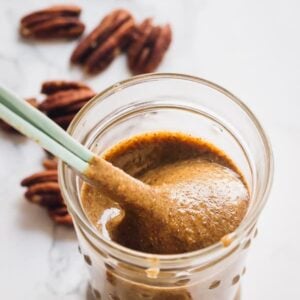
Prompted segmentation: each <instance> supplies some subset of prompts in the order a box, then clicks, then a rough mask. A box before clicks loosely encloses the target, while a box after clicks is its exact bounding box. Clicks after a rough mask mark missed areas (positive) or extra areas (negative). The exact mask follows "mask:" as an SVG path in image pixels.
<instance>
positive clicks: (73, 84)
mask: <svg viewBox="0 0 300 300" xmlns="http://www.w3.org/2000/svg"><path fill="white" fill-rule="evenodd" d="M78 89H88V90H91V89H90V87H89V86H87V85H86V84H85V83H83V82H79V81H66V80H49V81H45V82H44V83H43V84H42V88H41V93H42V94H45V95H52V94H54V93H56V92H60V91H65V90H78Z"/></svg>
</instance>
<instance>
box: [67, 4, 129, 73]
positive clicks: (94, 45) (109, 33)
mask: <svg viewBox="0 0 300 300" xmlns="http://www.w3.org/2000/svg"><path fill="white" fill-rule="evenodd" d="M133 28H134V19H133V17H132V15H131V14H130V13H129V12H128V11H126V10H124V9H118V10H115V11H113V12H112V13H110V14H109V15H107V16H106V17H104V19H103V20H102V21H101V23H100V24H99V25H98V26H97V27H96V28H95V29H94V30H93V31H92V32H91V33H90V34H89V35H88V36H87V37H86V38H84V39H83V40H82V41H81V42H80V43H79V44H78V46H77V47H76V49H75V50H74V51H73V53H72V56H71V62H72V63H74V64H80V65H83V66H84V67H85V69H86V71H87V73H90V74H96V73H99V72H101V71H103V70H104V69H106V67H108V65H109V64H110V63H111V62H112V61H113V60H114V58H115V57H116V56H117V55H118V54H119V53H120V52H121V51H122V49H123V48H124V47H125V46H126V44H127V43H128V40H129V38H130V36H131V31H132V29H133Z"/></svg>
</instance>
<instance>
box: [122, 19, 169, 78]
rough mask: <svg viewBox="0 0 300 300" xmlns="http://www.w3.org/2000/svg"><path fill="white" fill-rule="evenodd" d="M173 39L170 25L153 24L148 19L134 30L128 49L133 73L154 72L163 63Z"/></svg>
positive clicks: (128, 57) (129, 64)
mask: <svg viewBox="0 0 300 300" xmlns="http://www.w3.org/2000/svg"><path fill="white" fill-rule="evenodd" d="M171 40H172V31H171V27H170V25H165V26H153V24H152V20H151V19H146V20H145V21H144V22H142V23H141V24H140V25H139V26H137V27H136V28H135V29H134V31H133V32H132V42H131V44H130V46H129V48H128V50H127V61H128V67H129V69H130V70H131V71H132V73H133V74H142V73H150V72H153V71H154V70H155V69H156V68H157V67H158V65H159V64H160V63H161V61H162V59H163V57H164V55H165V53H166V51H167V50H168V48H169V46H170V44H171Z"/></svg>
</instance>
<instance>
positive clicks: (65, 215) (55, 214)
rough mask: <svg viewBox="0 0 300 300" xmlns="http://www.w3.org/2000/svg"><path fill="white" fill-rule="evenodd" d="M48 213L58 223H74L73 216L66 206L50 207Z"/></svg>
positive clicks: (69, 224)
mask: <svg viewBox="0 0 300 300" xmlns="http://www.w3.org/2000/svg"><path fill="white" fill-rule="evenodd" d="M48 214H49V216H50V218H51V219H52V220H53V221H54V222H55V223H57V224H61V225H66V226H71V225H73V221H72V217H71V215H70V214H69V212H68V210H67V207H66V206H62V207H59V208H54V209H49V210H48Z"/></svg>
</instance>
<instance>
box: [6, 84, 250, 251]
mask: <svg viewBox="0 0 300 300" xmlns="http://www.w3.org/2000/svg"><path fill="white" fill-rule="evenodd" d="M0 118H1V119H2V120H4V121H5V122H7V123H9V124H10V125H11V126H13V127H14V128H15V129H17V130H19V131H20V132H22V133H23V134H25V135H27V136H28V137H29V138H31V139H33V140H35V141H36V142H37V143H39V144H41V145H42V146H43V147H44V148H45V149H47V150H48V151H49V152H51V153H52V154H54V155H55V156H58V157H59V158H60V159H62V160H63V161H64V162H66V163H67V164H68V165H69V166H71V167H72V168H74V169H75V170H76V171H77V172H79V174H80V175H82V176H83V178H85V177H87V178H88V179H89V180H91V181H93V183H95V184H96V185H97V186H98V187H100V188H101V190H102V191H104V192H105V193H106V194H107V195H109V197H110V198H112V199H114V201H116V202H118V203H119V204H120V206H121V207H122V208H123V209H124V211H125V214H126V211H127V210H128V211H130V212H134V213H135V215H136V216H138V217H139V219H142V220H143V223H142V224H143V226H142V229H143V230H144V232H143V235H144V239H145V240H146V241H147V243H148V244H149V245H150V246H151V249H152V251H153V252H160V253H180V252H188V251H192V250H196V249H199V248H202V247H204V246H206V244H207V238H208V237H209V236H211V237H213V236H214V233H213V231H214V230H217V231H218V228H219V227H220V225H221V227H222V224H223V223H224V226H227V225H228V224H227V223H228V220H229V221H230V218H231V217H232V216H234V215H235V210H234V202H235V201H236V199H238V200H239V199H243V198H245V199H246V198H247V193H246V192H245V187H244V189H243V188H242V185H243V183H242V182H241V181H240V180H239V179H238V178H236V180H235V179H234V177H235V174H234V173H232V171H230V170H228V169H227V168H221V167H220V166H218V165H213V166H210V167H209V168H212V169H213V170H212V171H213V172H212V175H211V178H210V179H211V180H210V181H209V182H207V180H206V179H205V178H206V174H205V172H207V171H208V169H207V168H208V166H206V163H204V162H202V161H201V162H199V163H198V162H197V163H196V164H195V165H196V168H194V167H193V165H194V162H193V163H191V164H190V163H189V161H187V163H186V165H185V166H183V169H186V172H187V174H184V173H182V174H181V172H182V171H180V170H181V169H182V166H179V165H178V166H177V165H176V164H174V165H173V167H174V168H175V169H174V170H169V171H168V174H171V176H173V175H172V174H178V175H180V174H181V175H182V182H181V179H180V180H179V183H180V182H181V186H182V188H181V187H180V184H179V185H176V186H177V190H176V187H172V182H173V181H172V180H170V179H164V181H165V182H164V184H163V185H161V186H150V185H149V184H146V183H143V182H142V181H140V180H138V179H136V178H134V177H132V176H130V175H128V174H126V173H125V172H124V171H123V170H121V169H119V168H117V167H115V166H113V165H112V164H111V163H110V162H108V161H106V160H104V159H103V158H101V157H97V156H95V155H94V154H93V153H92V152H90V151H89V150H87V149H86V148H84V147H83V146H82V145H80V144H79V143H78V142H76V141H75V140H74V139H73V138H72V137H71V136H69V135H68V134H67V133H66V132H65V131H64V130H62V129H61V128H60V127H59V126H57V125H56V124H55V123H54V122H52V121H51V120H50V119H49V118H47V117H46V116H45V115H43V114H42V113H41V112H39V111H38V110H37V109H35V108H33V107H31V106H30V105H29V104H27V103H25V102H24V101H23V100H22V99H21V98H19V97H17V96H16V95H14V94H13V93H11V92H10V91H9V90H7V89H6V88H4V87H2V86H0ZM191 166H192V167H191ZM190 167H191V168H190ZM161 172H164V171H163V169H162V170H161V171H160V172H158V173H156V174H154V176H150V177H149V180H150V181H151V178H154V179H155V176H160V173H161ZM186 175H189V176H186ZM190 175H191V176H192V177H190ZM215 175H216V176H215ZM164 177H165V176H164ZM166 178H167V177H166ZM180 178H181V177H180ZM168 180H169V181H168ZM207 183H209V184H208V185H207ZM231 184H232V185H233V186H231ZM206 187H207V188H208V190H207V191H206ZM231 189H233V190H236V191H237V192H236V195H234V197H233V198H234V199H233V198H230V199H229V202H230V201H231V202H232V204H233V205H232V208H231V210H232V213H231V210H230V209H229V210H228V214H227V213H226V215H225V216H223V215H222V214H221V215H220V218H218V212H220V211H219V210H220V209H222V205H223V204H225V202H227V201H228V199H226V197H224V195H225V193H226V191H227V190H231ZM174 191H177V192H174ZM213 191H217V192H216V193H214V192H213ZM199 193H200V194H199ZM198 195H201V197H204V198H205V197H208V198H209V199H208V201H207V202H209V203H210V207H211V209H210V210H209V214H208V216H210V218H208V219H207V220H206V219H205V218H204V216H205V215H206V211H205V210H206V209H207V207H205V205H204V206H203V203H204V202H203V201H193V205H192V206H191V205H190V201H185V200H184V198H185V197H187V198H190V197H191V198H194V197H196V198H197V197H198ZM226 195H227V194H226ZM245 199H244V200H245ZM224 207H225V206H224ZM214 209H215V216H214V215H213V212H214ZM228 218H229V219H228ZM215 219H216V220H217V219H219V220H217V222H215ZM238 221H239V220H238ZM229 224H230V222H229ZM229 227H230V226H229ZM229 229H230V228H229ZM233 229H234V228H233ZM219 238H221V236H220V237H219ZM209 242H211V241H208V243H209Z"/></svg>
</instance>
